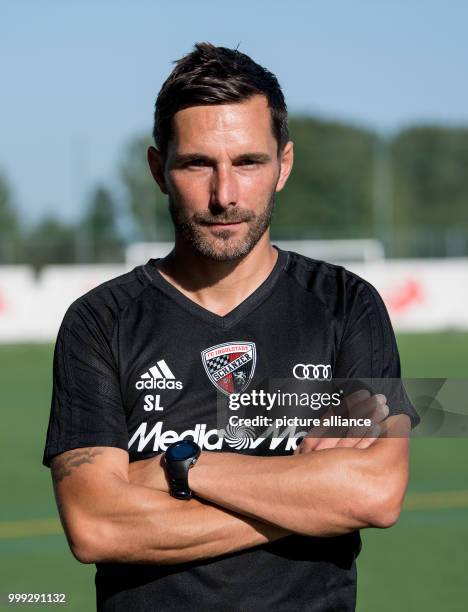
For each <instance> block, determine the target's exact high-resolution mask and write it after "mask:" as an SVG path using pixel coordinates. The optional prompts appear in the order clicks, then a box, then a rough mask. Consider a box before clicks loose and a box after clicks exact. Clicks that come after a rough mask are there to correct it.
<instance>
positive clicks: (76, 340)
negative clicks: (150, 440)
mask: <svg viewBox="0 0 468 612" xmlns="http://www.w3.org/2000/svg"><path fill="white" fill-rule="evenodd" d="M89 446H114V447H118V448H122V449H124V450H127V448H128V430H127V425H126V418H125V411H124V407H123V404H122V399H121V393H120V385H119V376H118V370H117V366H116V363H115V359H114V357H113V355H112V350H111V344H110V336H109V334H108V333H106V326H105V325H103V323H102V320H101V319H100V317H99V316H98V315H97V314H96V313H94V312H93V311H92V309H90V308H89V307H84V305H81V306H80V307H78V308H77V307H73V306H72V307H70V309H69V310H68V311H67V313H66V315H65V317H64V320H63V322H62V325H61V327H60V330H59V333H58V336H57V341H56V344H55V351H54V365H53V388H52V402H51V409H50V417H49V425H48V429H47V436H46V443H45V448H44V454H43V459H42V464H43V465H45V466H46V467H50V460H51V459H52V457H53V456H54V455H57V454H59V453H62V452H65V451H67V450H71V449H73V448H83V447H89Z"/></svg>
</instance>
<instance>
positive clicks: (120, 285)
mask: <svg viewBox="0 0 468 612" xmlns="http://www.w3.org/2000/svg"><path fill="white" fill-rule="evenodd" d="M144 268H145V266H144V265H140V266H137V267H136V268H134V269H133V270H130V271H129V272H125V273H124V274H120V275H119V276H116V277H114V278H111V279H109V280H107V281H104V282H102V283H100V284H99V285H97V286H96V287H94V288H93V289H91V290H89V291H87V292H86V293H84V294H83V295H81V296H80V297H79V298H77V299H76V300H75V301H74V302H72V303H71V304H70V306H69V307H68V309H67V311H66V313H65V316H64V319H63V325H65V326H71V325H72V324H73V323H74V322H75V321H76V320H83V319H85V320H86V319H95V320H97V321H100V322H101V323H102V324H105V323H108V324H113V322H114V321H115V319H116V318H117V317H118V316H119V315H120V313H121V312H122V311H124V310H125V309H126V308H127V307H128V306H130V305H131V304H133V303H134V302H135V301H137V300H138V299H140V298H141V297H142V296H143V295H144V293H145V291H146V290H147V289H148V287H149V286H150V285H151V279H150V278H149V277H148V275H147V274H146V273H145V270H144Z"/></svg>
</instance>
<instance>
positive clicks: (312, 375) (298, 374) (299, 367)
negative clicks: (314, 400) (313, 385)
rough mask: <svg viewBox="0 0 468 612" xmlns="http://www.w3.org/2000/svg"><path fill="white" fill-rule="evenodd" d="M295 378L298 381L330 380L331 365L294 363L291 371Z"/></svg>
mask: <svg viewBox="0 0 468 612" xmlns="http://www.w3.org/2000/svg"><path fill="white" fill-rule="evenodd" d="M293 374H294V377H295V378H298V379H299V380H331V377H332V371H331V365H330V364H326V365H323V363H318V364H313V363H296V365H295V366H294V369H293Z"/></svg>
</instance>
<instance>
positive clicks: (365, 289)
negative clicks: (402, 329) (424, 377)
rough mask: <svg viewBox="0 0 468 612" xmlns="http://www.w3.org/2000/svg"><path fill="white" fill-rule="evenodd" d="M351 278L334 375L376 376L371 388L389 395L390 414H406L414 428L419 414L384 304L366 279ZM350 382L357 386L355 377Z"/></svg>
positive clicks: (342, 377) (387, 396)
mask: <svg viewBox="0 0 468 612" xmlns="http://www.w3.org/2000/svg"><path fill="white" fill-rule="evenodd" d="M349 282H350V285H349V287H348V291H347V299H346V302H347V306H346V313H347V316H346V318H345V323H344V331H343V335H342V338H341V342H340V347H339V350H338V354H337V359H336V362H335V368H334V373H333V374H334V378H339V379H361V378H362V379H365V380H366V381H368V380H369V379H373V383H374V382H375V386H374V384H372V385H371V387H372V392H374V393H383V394H384V395H385V396H386V398H387V405H388V407H389V414H390V415H397V414H407V415H408V416H409V418H410V420H411V427H412V428H414V427H416V425H417V424H418V423H419V421H420V418H419V415H418V413H417V412H416V410H415V408H414V406H413V405H412V403H411V400H410V399H409V397H408V395H407V393H406V390H405V387H404V385H403V382H402V380H401V365H400V356H399V352H398V347H397V343H396V338H395V333H394V331H393V327H392V324H391V322H390V317H389V315H388V312H387V309H386V307H385V304H384V302H383V300H382V298H381V297H380V295H379V293H378V291H377V290H376V289H375V287H373V285H371V284H370V283H368V282H367V281H365V280H364V279H361V278H359V277H357V276H353V277H352V278H351V280H350V281H349ZM379 379H390V380H379ZM351 386H352V388H356V384H355V382H354V380H353V383H352V385H351Z"/></svg>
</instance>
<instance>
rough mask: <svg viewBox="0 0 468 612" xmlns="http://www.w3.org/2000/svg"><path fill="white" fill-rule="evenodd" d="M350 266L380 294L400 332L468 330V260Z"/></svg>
mask: <svg viewBox="0 0 468 612" xmlns="http://www.w3.org/2000/svg"><path fill="white" fill-rule="evenodd" d="M347 267H348V269H350V270H352V271H353V272H355V273H356V274H358V275H359V276H362V277H363V278H365V279H366V280H368V281H369V282H370V283H372V284H373V285H374V287H375V288H376V289H377V290H378V291H379V293H380V295H381V296H382V298H383V300H384V302H385V305H386V306H387V310H388V312H389V314H390V318H391V320H392V324H393V326H394V328H395V329H396V330H397V331H433V330H443V329H468V307H467V305H468V259H466V258H456V259H455V258H453V259H406V260H387V261H384V262H372V263H366V264H352V265H348V266H347Z"/></svg>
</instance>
